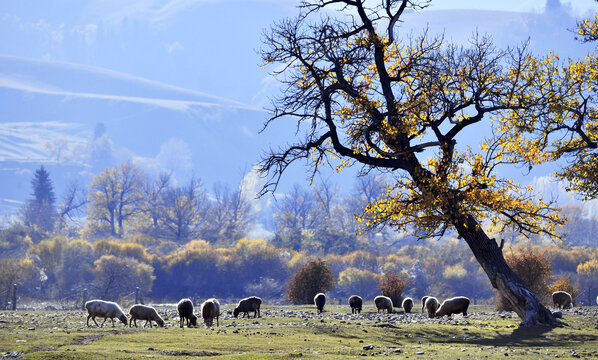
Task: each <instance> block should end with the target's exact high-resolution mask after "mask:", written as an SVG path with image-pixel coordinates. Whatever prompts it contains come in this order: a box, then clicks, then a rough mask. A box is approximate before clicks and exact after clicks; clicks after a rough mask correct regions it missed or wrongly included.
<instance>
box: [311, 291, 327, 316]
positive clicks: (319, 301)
mask: <svg viewBox="0 0 598 360" xmlns="http://www.w3.org/2000/svg"><path fill="white" fill-rule="evenodd" d="M314 304H316V307H317V308H318V314H321V313H322V312H323V311H324V305H325V304H326V295H324V294H323V293H318V294H316V296H314Z"/></svg>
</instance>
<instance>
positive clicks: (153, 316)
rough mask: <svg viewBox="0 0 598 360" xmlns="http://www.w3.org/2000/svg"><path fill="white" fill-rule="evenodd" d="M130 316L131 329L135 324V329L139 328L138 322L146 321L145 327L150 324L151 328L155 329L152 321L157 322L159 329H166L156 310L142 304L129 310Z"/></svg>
mask: <svg viewBox="0 0 598 360" xmlns="http://www.w3.org/2000/svg"><path fill="white" fill-rule="evenodd" d="M129 315H131V320H129V327H131V326H132V325H133V324H135V327H137V320H145V324H143V326H144V327H145V326H146V325H147V323H148V322H149V326H150V327H153V326H152V321H155V322H156V324H158V326H159V327H164V320H162V318H161V317H160V315H158V312H157V311H156V309H154V308H153V307H151V306H147V305H141V304H137V305H133V306H131V308H130V309H129Z"/></svg>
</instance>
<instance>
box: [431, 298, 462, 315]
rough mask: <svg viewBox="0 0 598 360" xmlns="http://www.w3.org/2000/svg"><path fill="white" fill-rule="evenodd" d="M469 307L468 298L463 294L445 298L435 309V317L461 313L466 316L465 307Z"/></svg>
mask: <svg viewBox="0 0 598 360" xmlns="http://www.w3.org/2000/svg"><path fill="white" fill-rule="evenodd" d="M468 308H469V299H468V298H466V297H465V296H457V297H454V298H450V299H446V300H444V301H443V302H442V304H441V305H440V307H439V308H438V310H436V314H435V316H436V317H442V316H444V315H448V316H451V315H452V314H459V313H462V314H463V316H467V309H468Z"/></svg>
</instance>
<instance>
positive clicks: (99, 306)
mask: <svg viewBox="0 0 598 360" xmlns="http://www.w3.org/2000/svg"><path fill="white" fill-rule="evenodd" d="M85 309H87V313H88V314H89V315H87V326H89V318H91V319H92V320H93V322H94V323H95V324H96V326H98V327H103V326H104V323H105V322H106V320H107V319H108V318H110V320H112V327H114V318H118V320H120V321H121V322H122V323H123V324H125V326H126V325H127V324H128V322H127V316H126V315H125V313H124V312H123V310H122V309H121V308H120V306H118V304H117V303H114V302H112V301H104V300H89V301H87V302H86V303H85ZM96 316H98V317H103V318H104V322H102V325H98V323H97V322H96Z"/></svg>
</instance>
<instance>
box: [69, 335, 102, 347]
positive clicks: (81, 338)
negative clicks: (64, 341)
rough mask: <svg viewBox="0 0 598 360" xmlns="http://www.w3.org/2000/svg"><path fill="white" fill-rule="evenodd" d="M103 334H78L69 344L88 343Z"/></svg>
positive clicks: (98, 338) (96, 339)
mask: <svg viewBox="0 0 598 360" xmlns="http://www.w3.org/2000/svg"><path fill="white" fill-rule="evenodd" d="M103 337H104V335H89V336H78V337H76V338H75V339H73V343H71V344H70V345H89V344H91V343H93V342H95V341H98V340H100V339H101V338H103Z"/></svg>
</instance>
